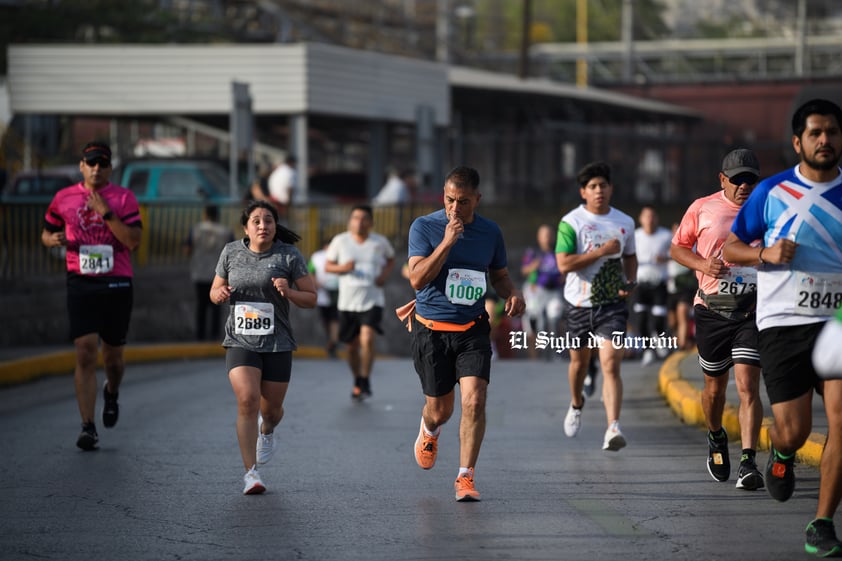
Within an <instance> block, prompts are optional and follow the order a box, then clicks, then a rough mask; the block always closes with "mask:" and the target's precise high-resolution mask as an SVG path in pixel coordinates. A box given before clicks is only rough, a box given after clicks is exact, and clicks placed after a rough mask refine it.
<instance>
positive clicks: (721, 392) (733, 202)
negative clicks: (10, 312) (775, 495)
mask: <svg viewBox="0 0 842 561" xmlns="http://www.w3.org/2000/svg"><path fill="white" fill-rule="evenodd" d="M758 179H760V164H759V163H758V161H757V158H756V157H755V155H754V153H753V152H752V151H751V150H747V149H745V148H741V149H738V150H734V151H732V152H729V153H728V154H727V155H726V156H725V159H724V160H723V161H722V168H721V171H720V173H719V185H720V190H719V191H717V192H716V193H714V194H712V195H708V196H706V197H702V198H700V199H697V200H696V201H694V202H693V204H691V205H690V208H688V209H687V212H686V213H685V214H684V218H682V220H681V224H680V225H679V226H678V230H676V232H675V235H674V236H673V239H672V245H671V247H670V256H671V257H672V258H673V259H675V260H676V261H677V262H679V263H681V264H682V265H684V266H685V267H688V268H689V269H692V270H694V271H696V277H697V278H698V280H699V292H698V293H697V295H696V298H695V301H694V304H695V306H694V313H695V318H696V340H697V343H698V347H699V364H700V365H701V367H702V372H704V375H705V385H704V389H703V390H702V410H703V411H704V414H705V419H706V421H707V426H708V460H707V468H708V473H710V475H711V477H713V478H714V479H715V480H716V481H728V478H729V477H730V474H731V462H730V459H729V456H728V435H727V434H726V433H725V428H724V427H723V426H722V414H723V411H724V408H725V390H726V388H727V387H728V372H729V370H730V368H731V366H733V367H734V379H735V380H736V382H737V393H738V395H739V398H740V408H739V413H738V415H739V420H740V437H741V439H742V447H743V448H742V454H741V456H740V467H739V472H738V473H737V489H746V490H754V489H760V488H761V487H763V486H764V481H763V475H762V474H761V473H760V471H759V470H758V469H757V464H756V462H755V453H756V449H757V438H758V435H759V433H760V423H761V422H762V420H763V406H762V405H761V403H760V354H759V353H758V351H757V325H756V324H755V309H756V307H757V271H756V270H755V269H754V268H753V267H737V266H735V265H732V264H730V263H727V262H725V261H724V260H723V258H722V247H723V246H724V245H725V239H726V238H727V237H728V233H729V232H730V231H731V224H732V223H733V222H734V218H735V217H736V216H737V213H738V212H739V210H740V207H741V206H742V204H743V203H744V202H745V201H746V199H748V196H749V195H750V194H751V192H752V190H753V189H754V186H755V185H756V184H757V181H758Z"/></svg>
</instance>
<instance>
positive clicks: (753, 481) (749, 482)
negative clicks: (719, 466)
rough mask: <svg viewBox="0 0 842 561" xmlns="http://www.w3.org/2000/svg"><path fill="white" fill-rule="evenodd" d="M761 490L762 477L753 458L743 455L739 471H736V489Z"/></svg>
mask: <svg viewBox="0 0 842 561" xmlns="http://www.w3.org/2000/svg"><path fill="white" fill-rule="evenodd" d="M762 488H763V475H762V474H761V473H760V470H759V469H757V464H756V463H755V462H754V458H753V457H750V456H749V455H748V454H743V456H742V458H741V459H740V469H739V471H737V489H745V490H746V491H755V490H757V489H762Z"/></svg>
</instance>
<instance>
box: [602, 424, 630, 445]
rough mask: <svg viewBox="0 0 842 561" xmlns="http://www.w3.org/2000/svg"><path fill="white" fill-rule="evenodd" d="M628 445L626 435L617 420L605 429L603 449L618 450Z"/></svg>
mask: <svg viewBox="0 0 842 561" xmlns="http://www.w3.org/2000/svg"><path fill="white" fill-rule="evenodd" d="M625 445H626V437H625V436H623V433H622V432H620V425H619V424H617V421H614V422H613V423H611V426H610V427H608V430H606V431H605V438H604V439H603V441H602V449H603V450H610V451H612V452H616V451H617V450H619V449H620V448H623V447H624V446H625Z"/></svg>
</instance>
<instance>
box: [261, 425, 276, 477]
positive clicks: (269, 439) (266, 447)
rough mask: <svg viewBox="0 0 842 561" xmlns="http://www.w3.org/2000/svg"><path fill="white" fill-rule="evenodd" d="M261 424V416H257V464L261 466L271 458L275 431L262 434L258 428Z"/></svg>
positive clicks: (273, 451) (273, 450)
mask: <svg viewBox="0 0 842 561" xmlns="http://www.w3.org/2000/svg"><path fill="white" fill-rule="evenodd" d="M262 425H263V417H260V416H258V417H257V465H259V466H262V465H263V464H266V463H268V462H269V460H271V459H272V455H273V454H274V453H275V433H272V434H263V433H262V432H260V428H261V426H262Z"/></svg>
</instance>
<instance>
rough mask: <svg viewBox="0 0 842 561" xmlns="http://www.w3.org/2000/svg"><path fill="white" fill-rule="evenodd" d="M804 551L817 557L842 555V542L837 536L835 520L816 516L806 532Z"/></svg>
mask: <svg viewBox="0 0 842 561" xmlns="http://www.w3.org/2000/svg"><path fill="white" fill-rule="evenodd" d="M804 533H805V534H806V539H805V540H804V551H806V552H807V553H810V554H812V555H815V556H816V557H842V542H840V541H839V540H838V539H837V538H836V531H835V530H834V528H833V520H827V519H824V518H816V519H815V520H813V521H812V522H810V523H809V524H807V530H806V531H805V532H804Z"/></svg>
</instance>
